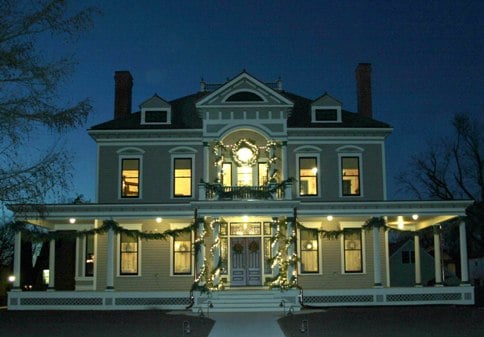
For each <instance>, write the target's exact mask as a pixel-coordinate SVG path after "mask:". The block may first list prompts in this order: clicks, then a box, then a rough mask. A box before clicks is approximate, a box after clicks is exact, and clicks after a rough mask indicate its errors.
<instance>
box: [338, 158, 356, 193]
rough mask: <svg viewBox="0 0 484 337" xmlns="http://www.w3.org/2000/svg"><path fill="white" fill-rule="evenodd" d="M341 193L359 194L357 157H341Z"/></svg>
mask: <svg viewBox="0 0 484 337" xmlns="http://www.w3.org/2000/svg"><path fill="white" fill-rule="evenodd" d="M341 171H342V172H341V184H342V189H341V190H342V192H343V195H345V196H346V195H360V164H359V158H358V157H342V158H341Z"/></svg>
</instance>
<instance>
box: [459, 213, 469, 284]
mask: <svg viewBox="0 0 484 337" xmlns="http://www.w3.org/2000/svg"><path fill="white" fill-rule="evenodd" d="M459 248H460V274H461V276H460V279H461V284H469V260H468V259H467V233H466V223H465V221H464V220H461V221H460V223H459Z"/></svg>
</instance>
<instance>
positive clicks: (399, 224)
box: [397, 215, 404, 229]
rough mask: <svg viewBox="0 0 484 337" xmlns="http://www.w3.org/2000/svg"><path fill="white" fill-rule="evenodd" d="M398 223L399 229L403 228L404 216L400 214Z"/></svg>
mask: <svg viewBox="0 0 484 337" xmlns="http://www.w3.org/2000/svg"><path fill="white" fill-rule="evenodd" d="M397 224H398V229H403V226H404V223H403V216H401V215H399V216H398V217H397Z"/></svg>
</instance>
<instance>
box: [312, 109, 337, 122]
mask: <svg viewBox="0 0 484 337" xmlns="http://www.w3.org/2000/svg"><path fill="white" fill-rule="evenodd" d="M314 121H315V122H337V121H338V110H337V109H315V110H314Z"/></svg>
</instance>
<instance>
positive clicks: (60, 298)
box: [7, 291, 191, 310]
mask: <svg viewBox="0 0 484 337" xmlns="http://www.w3.org/2000/svg"><path fill="white" fill-rule="evenodd" d="M190 303H191V300H190V293H189V292H187V291H183V292H182V291H163V292H134V291H133V292H126V291H123V292H118V291H11V292H9V293H8V302H7V304H8V309H9V310H153V309H163V310H183V309H186V308H187V307H188V306H189V305H190Z"/></svg>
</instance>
